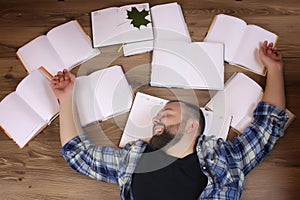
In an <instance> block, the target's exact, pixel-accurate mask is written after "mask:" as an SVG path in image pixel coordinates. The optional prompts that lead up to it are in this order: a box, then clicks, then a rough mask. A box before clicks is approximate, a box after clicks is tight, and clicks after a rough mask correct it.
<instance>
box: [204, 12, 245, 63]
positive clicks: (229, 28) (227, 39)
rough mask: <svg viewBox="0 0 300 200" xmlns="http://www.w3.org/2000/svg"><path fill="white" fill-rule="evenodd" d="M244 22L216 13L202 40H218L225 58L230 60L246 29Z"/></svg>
mask: <svg viewBox="0 0 300 200" xmlns="http://www.w3.org/2000/svg"><path fill="white" fill-rule="evenodd" d="M246 25H247V24H246V22H245V21H243V20H241V19H239V18H236V17H233V16H229V15H224V14H220V15H216V16H215V17H214V20H213V22H212V24H211V25H210V28H209V30H208V32H207V35H206V37H205V38H204V42H219V43H223V44H224V47H225V50H224V52H225V60H226V61H228V62H231V61H232V59H233V57H234V55H235V54H236V52H237V51H239V50H240V49H238V47H239V44H240V43H242V36H243V34H244V32H245V29H246Z"/></svg>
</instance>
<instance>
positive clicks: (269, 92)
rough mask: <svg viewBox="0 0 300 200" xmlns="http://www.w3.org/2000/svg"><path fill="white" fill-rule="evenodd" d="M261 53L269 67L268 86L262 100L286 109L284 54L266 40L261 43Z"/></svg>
mask: <svg viewBox="0 0 300 200" xmlns="http://www.w3.org/2000/svg"><path fill="white" fill-rule="evenodd" d="M259 55H260V58H261V61H262V62H263V64H264V66H265V67H266V68H267V79H266V86H265V91H264V95H263V98H262V101H263V102H266V103H269V104H273V105H275V106H278V107H279V108H281V109H283V110H284V109H285V107H286V103H285V91H284V78H283V62H282V55H281V53H280V52H279V51H278V50H277V48H276V47H274V46H273V43H269V44H268V42H267V41H264V42H263V44H262V45H261V47H260V49H259Z"/></svg>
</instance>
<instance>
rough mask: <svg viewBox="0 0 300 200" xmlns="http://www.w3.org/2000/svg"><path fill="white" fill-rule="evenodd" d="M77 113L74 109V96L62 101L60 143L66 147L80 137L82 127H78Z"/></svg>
mask: <svg viewBox="0 0 300 200" xmlns="http://www.w3.org/2000/svg"><path fill="white" fill-rule="evenodd" d="M75 115H76V112H74V109H73V102H72V96H68V97H66V98H64V99H61V100H60V118H59V119H60V141H61V145H62V146H64V145H65V144H66V143H67V142H68V141H70V140H71V139H72V138H74V137H76V136H77V135H79V133H80V132H81V129H80V128H81V127H77V126H76V125H77V124H76V121H75V120H76V118H75V117H74V116H75Z"/></svg>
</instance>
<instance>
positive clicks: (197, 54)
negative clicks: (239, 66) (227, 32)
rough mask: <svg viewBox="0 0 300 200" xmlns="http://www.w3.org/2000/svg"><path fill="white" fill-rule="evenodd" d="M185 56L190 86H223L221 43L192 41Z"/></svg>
mask: <svg viewBox="0 0 300 200" xmlns="http://www.w3.org/2000/svg"><path fill="white" fill-rule="evenodd" d="M186 52H188V54H187V57H188V59H189V60H190V62H191V64H192V67H190V68H188V69H187V70H188V73H189V75H188V77H189V84H190V85H191V86H192V88H202V89H215V90H221V89H223V87H224V56H223V55H224V51H223V45H222V44H221V43H204V42H193V43H191V44H189V46H188V50H187V51H186Z"/></svg>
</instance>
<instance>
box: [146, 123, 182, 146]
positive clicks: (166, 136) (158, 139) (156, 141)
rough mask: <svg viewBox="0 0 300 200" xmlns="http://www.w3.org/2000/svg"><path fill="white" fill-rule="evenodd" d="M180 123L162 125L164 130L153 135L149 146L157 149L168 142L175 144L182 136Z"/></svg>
mask: <svg viewBox="0 0 300 200" xmlns="http://www.w3.org/2000/svg"><path fill="white" fill-rule="evenodd" d="M180 126H181V125H180V123H178V124H174V125H170V126H167V127H166V126H164V131H163V132H162V133H161V134H159V135H154V136H153V137H152V138H151V139H150V141H149V146H150V148H151V149H152V150H158V149H161V148H163V147H166V146H167V145H168V144H176V143H177V142H178V141H179V140H180V139H181V138H182V136H183V133H182V131H180ZM174 130H175V131H176V132H177V131H178V133H171V131H172V132H173V131H174Z"/></svg>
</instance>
